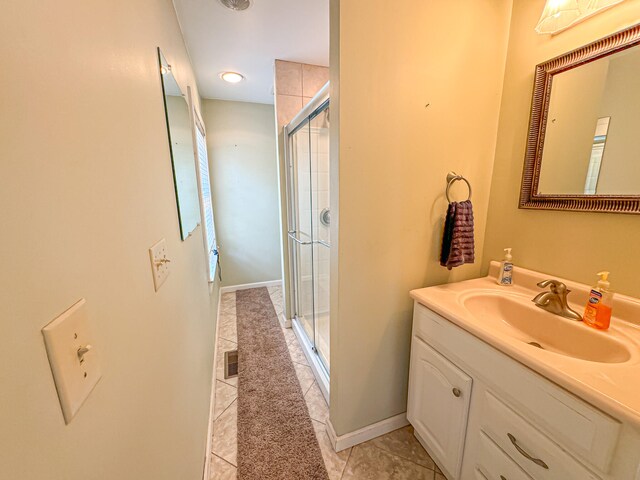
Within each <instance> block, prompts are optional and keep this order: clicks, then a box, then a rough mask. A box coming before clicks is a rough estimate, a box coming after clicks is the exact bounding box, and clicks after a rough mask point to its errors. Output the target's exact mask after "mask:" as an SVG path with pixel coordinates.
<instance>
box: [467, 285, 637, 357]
mask: <svg viewBox="0 0 640 480" xmlns="http://www.w3.org/2000/svg"><path fill="white" fill-rule="evenodd" d="M461 303H462V304H463V305H464V307H465V309H466V310H467V311H468V312H469V313H470V314H471V315H472V316H474V317H476V318H477V319H478V320H479V321H481V322H483V323H484V324H486V325H487V326H488V327H490V328H493V329H497V330H500V331H501V332H502V333H505V334H507V335H509V336H511V337H513V338H515V339H517V340H520V341H522V342H524V343H526V344H529V345H531V348H541V349H543V350H547V351H550V352H553V353H556V354H560V355H564V356H567V357H572V358H576V359H580V360H586V361H590V362H599V363H624V362H626V361H628V360H629V359H630V358H631V353H630V352H629V350H628V349H627V347H626V346H625V345H624V344H623V343H621V342H620V341H618V340H616V339H614V338H612V336H611V335H610V333H609V332H605V331H599V330H596V329H593V328H591V327H589V326H587V325H585V324H584V323H583V322H576V321H575V320H569V319H566V318H563V317H560V316H558V315H555V314H553V313H549V312H547V311H545V310H542V309H541V308H539V307H537V306H536V305H534V304H533V302H531V299H530V298H527V297H525V296H523V295H514V294H509V293H502V292H476V293H470V294H468V295H465V296H463V298H461Z"/></svg>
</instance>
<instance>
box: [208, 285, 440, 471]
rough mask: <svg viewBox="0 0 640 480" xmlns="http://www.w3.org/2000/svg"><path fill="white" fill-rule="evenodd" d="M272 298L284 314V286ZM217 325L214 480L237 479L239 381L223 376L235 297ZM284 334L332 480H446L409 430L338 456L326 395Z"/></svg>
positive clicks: (231, 344) (233, 340)
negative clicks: (330, 431)
mask: <svg viewBox="0 0 640 480" xmlns="http://www.w3.org/2000/svg"><path fill="white" fill-rule="evenodd" d="M269 294H270V296H271V301H272V302H273V305H274V307H275V310H276V313H277V314H278V316H280V314H281V313H282V303H283V302H282V290H281V288H280V287H269ZM218 321H219V322H220V324H219V327H218V328H219V330H218V345H217V360H216V361H217V368H216V402H215V407H214V413H213V439H212V453H213V455H212V460H211V470H210V471H211V477H210V480H235V479H236V465H237V461H236V459H237V418H238V413H237V404H236V399H237V397H238V393H237V384H238V380H237V378H234V379H225V378H224V352H225V351H227V350H234V349H236V348H237V345H238V336H237V331H236V295H235V293H225V294H223V295H222V299H221V304H220V318H219V319H218ZM282 330H283V333H284V336H285V340H286V342H287V346H288V347H289V354H290V355H291V360H292V361H293V366H294V367H295V369H296V374H297V375H298V380H299V381H300V387H301V389H302V392H303V393H304V398H305V401H306V403H307V408H308V409H309V416H310V417H311V421H312V423H313V428H314V429H315V432H316V437H317V439H318V443H319V444H320V450H321V452H322V456H323V458H324V462H325V466H326V467H327V472H328V473H329V478H330V480H405V479H406V480H446V479H445V477H444V475H442V473H441V472H440V470H439V469H438V467H436V465H435V464H434V462H433V460H431V457H429V455H428V454H427V452H426V451H425V450H424V449H423V448H422V446H421V445H420V444H419V443H418V441H417V440H416V439H415V437H414V436H413V429H412V427H411V426H408V427H405V428H401V429H399V430H396V431H394V432H391V433H388V434H386V435H383V436H381V437H378V438H374V439H373V440H370V441H368V442H366V443H363V444H360V445H356V446H355V447H353V448H349V449H347V450H343V451H342V452H338V453H336V452H335V451H334V450H333V447H332V446H331V442H330V441H329V436H328V435H327V431H326V422H327V420H328V418H329V409H328V407H327V404H326V402H325V400H324V397H323V396H322V393H321V392H320V388H319V387H318V384H317V383H316V381H315V378H314V376H313V372H312V371H311V368H310V367H309V364H308V362H307V359H306V357H305V356H304V353H303V352H302V350H301V348H300V345H299V344H298V340H297V338H296V336H295V334H294V333H293V331H292V330H291V329H290V328H284V329H282ZM300 480H304V479H300Z"/></svg>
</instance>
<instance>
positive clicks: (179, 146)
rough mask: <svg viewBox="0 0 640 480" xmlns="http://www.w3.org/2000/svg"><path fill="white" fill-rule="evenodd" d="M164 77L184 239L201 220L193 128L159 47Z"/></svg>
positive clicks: (161, 70)
mask: <svg viewBox="0 0 640 480" xmlns="http://www.w3.org/2000/svg"><path fill="white" fill-rule="evenodd" d="M158 61H159V64H160V75H161V77H162V91H163V94H164V111H165V115H166V118H167V132H168V135H169V148H170V150H171V165H172V168H173V182H174V185H175V190H176V201H177V204H178V218H179V220H180V235H181V236H182V239H183V240H184V239H185V238H187V237H188V236H189V235H190V234H191V232H193V230H195V228H196V227H197V226H198V225H199V224H200V200H199V197H198V179H197V176H196V159H195V153H194V151H193V130H192V126H191V123H192V122H191V115H190V114H189V104H188V102H187V99H186V98H185V96H184V94H183V93H182V91H181V90H180V87H179V86H178V82H176V79H175V77H174V76H173V73H172V71H171V65H169V63H168V62H167V60H166V59H165V58H164V55H163V54H162V52H161V51H160V49H159V48H158Z"/></svg>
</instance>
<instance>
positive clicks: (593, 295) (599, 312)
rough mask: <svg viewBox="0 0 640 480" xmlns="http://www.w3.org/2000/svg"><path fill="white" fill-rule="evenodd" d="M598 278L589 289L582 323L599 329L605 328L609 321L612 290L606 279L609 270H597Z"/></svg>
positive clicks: (607, 326)
mask: <svg viewBox="0 0 640 480" xmlns="http://www.w3.org/2000/svg"><path fill="white" fill-rule="evenodd" d="M598 275H599V276H600V280H598V283H597V284H596V285H595V286H594V287H593V288H592V289H591V292H590V293H589V300H587V306H586V308H585V310H584V318H583V320H584V323H586V324H587V325H589V326H590V327H593V328H597V329H599V330H606V329H607V328H609V324H610V323H611V307H612V303H613V292H612V291H611V290H610V287H611V284H610V283H609V281H608V278H609V272H599V273H598Z"/></svg>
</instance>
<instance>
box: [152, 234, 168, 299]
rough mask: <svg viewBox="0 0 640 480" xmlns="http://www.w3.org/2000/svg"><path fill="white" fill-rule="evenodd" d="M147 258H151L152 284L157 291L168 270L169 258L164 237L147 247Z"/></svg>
mask: <svg viewBox="0 0 640 480" xmlns="http://www.w3.org/2000/svg"><path fill="white" fill-rule="evenodd" d="M149 258H150V259H151V272H152V273H153V286H154V287H155V289H156V292H157V291H158V290H159V289H160V287H161V286H162V284H163V283H164V281H165V280H166V279H167V277H168V276H169V272H170V270H169V263H170V262H171V260H169V259H168V258H167V242H166V241H165V239H164V238H163V239H162V240H160V241H159V242H158V243H156V244H155V245H154V246H153V247H151V248H150V249H149Z"/></svg>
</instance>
